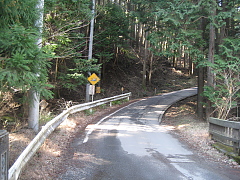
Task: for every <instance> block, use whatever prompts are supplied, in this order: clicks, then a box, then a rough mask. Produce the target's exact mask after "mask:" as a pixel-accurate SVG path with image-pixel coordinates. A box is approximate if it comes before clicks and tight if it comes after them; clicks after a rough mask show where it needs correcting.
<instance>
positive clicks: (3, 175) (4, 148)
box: [0, 130, 9, 180]
mask: <svg viewBox="0 0 240 180" xmlns="http://www.w3.org/2000/svg"><path fill="white" fill-rule="evenodd" d="M8 149H9V139H8V132H7V131H6V130H0V179H1V180H8Z"/></svg>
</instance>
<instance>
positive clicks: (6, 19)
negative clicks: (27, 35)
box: [0, 0, 38, 28]
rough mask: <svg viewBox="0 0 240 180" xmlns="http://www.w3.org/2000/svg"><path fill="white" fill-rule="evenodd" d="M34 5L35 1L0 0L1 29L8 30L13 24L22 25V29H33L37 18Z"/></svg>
mask: <svg viewBox="0 0 240 180" xmlns="http://www.w3.org/2000/svg"><path fill="white" fill-rule="evenodd" d="M36 5H37V1H36V0H21V1H16V0H1V1H0V24H1V28H8V27H9V25H10V26H11V25H14V24H15V23H17V24H22V25H23V26H24V27H33V26H34V24H35V22H36V20H37V18H38V12H37V11H38V10H37V9H36V8H35V7H36Z"/></svg>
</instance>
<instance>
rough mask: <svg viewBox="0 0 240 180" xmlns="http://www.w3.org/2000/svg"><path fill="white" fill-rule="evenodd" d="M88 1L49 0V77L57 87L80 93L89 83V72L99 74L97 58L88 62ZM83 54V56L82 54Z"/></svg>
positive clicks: (46, 44) (47, 23)
mask: <svg viewBox="0 0 240 180" xmlns="http://www.w3.org/2000/svg"><path fill="white" fill-rule="evenodd" d="M89 7H90V1H88V0H78V1H76V0H67V1H65V0H46V1H45V17H44V19H45V31H44V35H45V37H46V38H45V39H44V47H45V49H46V51H47V52H51V53H52V55H53V58H52V59H51V61H52V63H53V65H52V69H53V68H55V71H52V73H51V74H50V78H51V79H52V81H54V82H53V83H54V84H56V85H57V88H67V89H68V90H77V87H78V86H80V85H82V84H85V83H86V79H87V77H86V75H87V72H98V71H99V65H97V61H96V60H95V59H90V60H87V58H86V57H84V55H86V53H87V51H86V50H87V44H86V38H85V37H86V36H87V35H86V34H85V31H86V29H85V28H86V27H87V26H88V24H89V21H90V19H91V16H92V15H91V11H90V8H89ZM83 53H84V55H83Z"/></svg>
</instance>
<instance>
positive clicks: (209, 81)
mask: <svg viewBox="0 0 240 180" xmlns="http://www.w3.org/2000/svg"><path fill="white" fill-rule="evenodd" d="M215 16H216V8H215V2H213V10H212V13H211V18H212V22H211V23H210V32H209V34H210V36H209V51H208V61H209V62H210V63H211V64H213V63H214V54H215V27H214V18H215ZM207 85H208V86H211V87H214V73H213V71H212V68H211V67H207ZM210 114H211V102H210V101H208V106H207V111H206V116H207V118H209V116H210Z"/></svg>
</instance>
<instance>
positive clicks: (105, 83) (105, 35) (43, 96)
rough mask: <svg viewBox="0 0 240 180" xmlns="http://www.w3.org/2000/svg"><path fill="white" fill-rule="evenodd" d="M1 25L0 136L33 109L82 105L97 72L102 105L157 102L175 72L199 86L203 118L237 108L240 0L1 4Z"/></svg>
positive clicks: (25, 0)
mask: <svg viewBox="0 0 240 180" xmlns="http://www.w3.org/2000/svg"><path fill="white" fill-rule="evenodd" d="M0 24H1V27H0V30H1V31H0V129H4V128H6V127H7V126H10V125H14V126H17V125H19V124H22V123H25V122H27V121H28V118H29V117H30V114H31V113H29V111H31V107H32V106H33V105H32V104H33V101H37V103H39V102H40V101H41V102H46V101H48V102H51V101H52V102H53V101H54V100H59V99H60V100H61V99H64V100H66V101H69V100H72V101H77V102H80V103H83V102H85V91H86V90H85V88H86V84H87V83H88V81H87V78H88V77H89V75H90V74H92V73H96V74H97V75H98V76H99V77H100V79H101V80H100V82H99V83H98V84H97V86H98V87H101V93H100V94H99V95H98V98H102V97H105V96H110V95H117V94H120V93H121V90H120V89H121V88H122V91H124V90H126V91H127V90H128V91H130V90H131V88H133V89H137V90H138V91H139V92H137V93H135V95H134V97H135V98H138V97H143V96H147V95H148V93H147V92H149V91H152V92H154V91H155V93H156V88H157V89H159V88H160V85H159V84H157V83H158V82H156V80H155V79H154V77H156V76H158V77H157V79H160V80H161V78H163V76H161V73H162V74H164V73H165V75H166V77H167V76H168V70H167V68H169V67H171V68H172V69H174V70H178V69H179V70H182V71H184V72H185V74H187V75H188V77H194V76H195V77H197V86H198V96H197V97H198V98H197V114H198V116H199V117H201V118H203V119H206V117H209V116H214V117H217V118H221V119H227V118H228V117H229V113H230V112H231V111H232V110H233V109H235V110H238V106H240V105H239V103H240V100H239V98H240V69H239V67H240V43H239V38H240V0H165V1H162V0H125V1H123V0H97V1H95V0H92V1H91V0H45V1H43V0H21V1H19V0H1V1H0ZM91 30H93V40H91V38H90V34H91ZM91 44H92V47H91V46H90V45H91ZM90 47H91V48H92V50H91V52H90ZM90 53H92V54H90ZM117 71H120V72H121V73H116V72H117ZM133 72H137V75H136V74H133ZM122 74H126V75H127V76H128V78H129V79H132V80H134V78H140V79H141V81H140V82H139V81H137V82H136V83H137V85H136V86H135V84H136V83H135V84H134V83H133V84H132V85H131V88H129V87H128V86H127V85H126V84H125V83H127V82H130V80H128V79H125V81H123V82H125V83H120V82H121V81H119V82H118V80H119V79H120V78H121V76H122V77H123V75H122ZM135 76H136V77H135ZM110 81H111V82H112V86H113V87H112V88H109V90H108V89H107V87H110V86H111V85H109V82H110ZM168 81H169V82H170V81H174V82H175V85H176V83H178V82H177V81H178V80H177V79H176V80H170V79H165V81H164V84H167V82H168ZM129 86H130V85H129ZM102 87H104V88H102ZM162 88H163V87H162ZM117 89H119V91H117ZM162 90H163V89H162ZM110 91H111V92H110ZM113 91H114V92H116V94H114V93H113ZM140 92H141V93H140ZM157 93H160V91H159V92H157ZM38 112H39V110H38Z"/></svg>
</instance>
